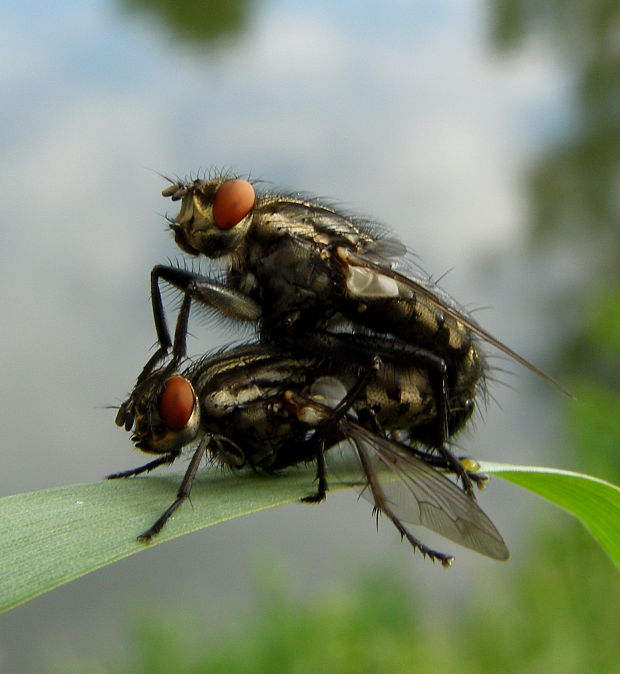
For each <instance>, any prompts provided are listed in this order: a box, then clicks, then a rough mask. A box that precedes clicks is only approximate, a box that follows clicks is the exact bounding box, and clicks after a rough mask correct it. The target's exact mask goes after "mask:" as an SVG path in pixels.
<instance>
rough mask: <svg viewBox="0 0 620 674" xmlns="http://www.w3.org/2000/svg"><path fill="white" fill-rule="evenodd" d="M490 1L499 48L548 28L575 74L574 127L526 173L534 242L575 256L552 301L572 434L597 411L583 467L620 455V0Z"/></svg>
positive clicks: (550, 41)
mask: <svg viewBox="0 0 620 674" xmlns="http://www.w3.org/2000/svg"><path fill="white" fill-rule="evenodd" d="M488 6H489V11H490V23H491V34H492V40H493V43H494V45H495V46H496V47H497V49H498V50H500V51H501V52H509V51H511V50H514V49H517V48H519V47H520V46H522V45H525V44H526V43H527V42H528V41H530V40H531V39H532V38H540V37H542V38H544V39H545V44H547V45H551V46H552V47H553V48H554V49H555V50H556V52H557V54H558V56H559V57H560V59H561V62H562V63H564V64H565V65H566V68H567V70H568V72H569V74H570V75H571V81H572V82H573V87H574V89H573V95H572V97H571V99H570V100H571V102H572V110H570V111H569V112H570V114H569V115H568V119H569V120H570V124H569V127H568V128H567V129H566V132H565V133H564V134H563V136H562V140H561V141H559V142H558V143H556V144H555V145H553V146H552V147H551V148H549V149H547V150H546V151H545V154H544V155H543V156H542V157H541V158H540V160H539V161H538V162H537V164H536V165H535V166H534V167H533V168H532V170H531V172H530V175H529V178H528V182H529V198H530V205H531V215H532V217H531V225H532V233H533V238H532V244H533V245H534V246H535V247H536V248H540V247H542V246H544V245H545V244H548V245H550V246H551V247H554V248H562V249H563V250H564V251H569V252H570V255H571V259H572V260H573V262H572V263H571V264H574V265H575V266H576V268H575V272H576V273H575V274H574V279H573V284H572V286H571V288H569V289H567V290H566V291H564V293H563V294H562V293H561V291H560V292H559V293H558V294H557V295H556V297H555V298H554V301H553V305H552V306H550V307H549V309H550V311H554V312H555V314H554V315H555V318H556V321H557V325H558V326H559V327H560V328H561V330H560V331H561V332H563V333H564V334H561V335H558V342H559V343H558V355H560V357H561V359H562V361H563V363H564V365H565V366H566V370H567V371H568V372H569V373H570V375H571V376H572V377H573V380H574V382H575V384H574V385H575V386H576V387H577V388H578V389H580V390H576V391H575V392H576V393H577V394H578V398H579V402H580V405H579V410H577V411H575V410H574V409H573V412H569V413H568V415H567V416H568V425H569V432H570V433H571V434H572V435H571V437H573V435H574V434H577V435H579V434H580V427H581V425H582V420H580V416H582V415H583V414H585V415H586V416H589V417H592V415H594V416H597V417H598V423H597V424H593V423H587V424H586V426H585V427H586V428H587V429H588V437H583V436H582V437H581V443H576V444H581V445H582V447H583V448H586V446H587V449H586V451H584V452H583V453H582V454H581V456H582V459H583V460H584V461H585V465H584V468H586V469H587V468H591V469H594V465H590V464H591V462H593V464H595V465H598V464H599V462H600V461H601V460H602V459H603V457H604V456H607V457H611V456H612V455H613V456H614V457H617V456H620V454H619V451H618V446H617V445H616V446H614V447H610V443H609V442H606V441H605V439H606V438H613V439H616V440H618V439H619V438H620V431H619V430H618V412H619V411H620V42H619V41H618V36H619V35H620V33H619V31H620V3H619V2H617V0H588V2H582V1H581V0H510V1H509V2H505V1H504V0H495V1H493V2H490V3H489V5H488ZM563 117H566V116H564V115H563ZM567 316H570V317H571V318H570V319H568V320H567ZM562 328H564V329H563V330H562ZM562 340H563V343H562ZM590 421H592V418H590ZM594 429H598V432H597V433H596V435H595V436H593V435H592V433H593V432H594ZM614 429H615V430H614ZM612 444H613V443H612ZM601 448H604V449H601ZM598 450H600V451H598ZM613 463H615V470H614V471H612V474H611V475H610V474H609V473H608V474H607V475H608V476H609V477H610V478H611V479H613V474H615V475H616V476H618V475H620V458H616V459H615V460H614V461H613ZM599 467H600V466H599ZM609 467H610V466H608V468H609Z"/></svg>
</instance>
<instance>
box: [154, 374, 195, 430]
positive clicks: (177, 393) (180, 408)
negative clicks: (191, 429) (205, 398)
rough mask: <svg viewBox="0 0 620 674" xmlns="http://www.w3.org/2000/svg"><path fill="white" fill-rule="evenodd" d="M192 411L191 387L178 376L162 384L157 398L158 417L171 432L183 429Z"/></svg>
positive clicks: (192, 394) (192, 395) (192, 392)
mask: <svg viewBox="0 0 620 674" xmlns="http://www.w3.org/2000/svg"><path fill="white" fill-rule="evenodd" d="M193 410H194V391H193V390H192V386H191V384H190V383H189V381H187V379H185V377H181V376H179V375H177V376H175V377H170V379H168V381H167V382H166V383H165V384H164V386H163V388H162V390H161V395H160V396H159V416H160V417H161V418H162V421H163V422H164V423H165V424H166V426H167V427H168V428H169V429H170V430H173V431H180V430H181V429H182V428H184V427H185V425H186V424H187V422H188V421H189V418H190V417H191V416H192V412H193Z"/></svg>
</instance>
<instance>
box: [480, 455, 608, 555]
mask: <svg viewBox="0 0 620 674" xmlns="http://www.w3.org/2000/svg"><path fill="white" fill-rule="evenodd" d="M480 470H481V471H482V472H484V473H489V474H491V473H493V474H495V475H498V476H499V477H501V478H504V479H505V480H508V481H510V482H513V483H514V484H517V485H519V486H520V487H525V488H526V489H529V490H530V491H533V492H534V493H536V494H538V495H539V496H542V497H543V498H546V499H547V500H548V501H551V502H552V503H555V504H556V505H558V506H560V507H561V508H564V510H567V511H568V512H569V513H571V514H572V515H574V516H575V517H577V518H578V519H579V520H581V522H582V524H583V525H584V526H585V527H586V529H588V531H589V532H590V533H591V534H592V536H594V538H595V539H596V540H597V541H598V542H599V543H600V545H601V547H602V548H603V549H604V550H605V552H606V553H607V554H608V555H609V556H610V557H611V559H612V561H613V562H614V563H615V564H616V566H618V567H619V568H620V488H619V487H617V486H616V485H613V484H611V483H609V482H605V481H604V480H599V479H598V478H595V477H592V476H590V475H583V474H581V473H573V472H571V471H568V470H561V469H559V468H541V467H538V466H515V465H511V464H502V463H483V462H480Z"/></svg>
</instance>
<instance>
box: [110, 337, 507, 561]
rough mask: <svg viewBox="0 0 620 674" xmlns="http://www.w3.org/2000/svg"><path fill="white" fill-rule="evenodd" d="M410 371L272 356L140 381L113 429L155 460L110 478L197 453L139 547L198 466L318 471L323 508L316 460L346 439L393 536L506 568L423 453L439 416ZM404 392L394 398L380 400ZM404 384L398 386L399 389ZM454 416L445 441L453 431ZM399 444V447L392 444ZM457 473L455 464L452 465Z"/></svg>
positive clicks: (237, 354) (498, 547)
mask: <svg viewBox="0 0 620 674" xmlns="http://www.w3.org/2000/svg"><path fill="white" fill-rule="evenodd" d="M430 379H431V378H430V377H429V375H428V373H427V372H426V371H425V370H424V369H422V368H417V367H410V366H406V365H405V366H402V365H400V366H397V365H394V364H393V363H386V362H383V361H381V360H376V362H375V364H374V367H373V368H370V369H369V368H360V369H357V368H355V367H354V366H351V365H350V364H346V363H345V364H342V363H341V364H336V363H335V362H334V361H326V360H324V359H318V358H311V357H300V356H299V354H296V353H291V352H288V351H286V350H283V349H278V348H275V347H273V346H271V345H260V344H259V345H252V346H245V347H239V348H236V349H231V350H229V351H227V352H224V353H222V354H219V355H215V356H207V357H204V358H202V359H200V360H198V361H196V362H195V363H192V364H190V365H189V367H187V368H186V369H185V370H184V371H183V372H182V373H180V372H178V371H171V369H170V368H167V369H166V370H165V371H164V372H163V373H162V372H160V371H157V372H155V373H153V374H150V375H146V376H144V377H143V378H142V380H141V381H140V382H139V383H138V385H137V386H136V388H135V389H134V392H133V394H132V401H133V402H132V405H131V408H128V407H125V408H122V407H121V409H120V410H119V415H118V416H117V423H119V425H123V426H125V427H126V428H127V429H128V430H132V431H133V436H132V440H133V442H134V443H135V445H136V447H137V448H139V449H141V450H142V451H145V452H148V453H152V454H156V455H158V458H156V459H154V460H153V461H151V462H149V463H147V464H145V465H144V466H140V467H138V468H135V469H132V470H127V471H123V472H120V473H115V474H113V475H110V476H109V477H110V478H112V479H115V478H124V477H131V476H135V475H140V474H142V473H145V472H149V471H151V470H153V469H155V468H157V467H159V466H162V465H165V464H170V463H172V462H174V461H175V460H176V459H177V458H178V457H179V456H180V455H181V452H182V450H183V448H184V447H185V446H187V445H191V444H194V445H196V448H195V450H194V453H193V455H192V459H191V461H190V464H189V467H188V469H187V471H186V473H185V475H184V477H183V480H182V482H181V485H180V488H179V490H178V493H177V497H176V499H175V500H174V502H173V503H172V504H171V505H170V506H169V507H168V508H167V509H166V510H165V511H164V512H163V513H162V515H161V516H160V517H159V518H158V519H157V521H156V522H155V523H154V524H153V525H152V526H151V527H149V528H148V529H147V530H146V531H145V532H144V533H143V534H142V535H141V536H140V537H139V538H140V540H142V541H149V540H151V539H152V538H153V537H154V536H156V535H157V534H158V533H159V532H160V531H161V530H162V528H163V527H164V525H165V524H166V522H167V521H168V520H169V519H170V517H171V516H172V514H173V513H174V512H175V511H176V510H177V509H178V508H179V507H180V506H181V504H182V503H183V502H184V500H185V499H186V498H187V497H188V496H189V493H190V491H191V487H192V483H193V480H194V478H195V475H196V472H197V470H198V467H199V465H200V463H201V461H202V459H203V457H205V455H206V456H208V457H210V458H211V459H212V460H213V461H215V462H217V463H220V464H224V465H227V466H230V467H232V468H243V467H244V466H252V467H253V468H255V469H259V470H262V471H265V472H269V473H273V472H277V471H280V470H281V469H284V468H287V467H289V466H294V465H297V464H300V463H304V462H310V461H314V462H315V463H316V477H317V488H316V491H315V492H314V493H312V494H310V495H309V496H307V497H305V498H304V499H302V500H303V501H305V502H317V501H320V500H322V499H323V498H325V494H326V491H327V470H326V466H325V452H326V451H327V450H330V449H331V448H332V447H334V446H336V445H337V444H338V443H340V442H341V441H343V440H346V441H348V442H349V443H350V444H351V445H352V446H353V450H354V451H353V455H354V456H355V457H356V460H357V464H358V467H359V471H360V475H361V476H362V484H363V491H364V493H365V495H367V496H368V498H370V500H371V501H372V502H373V503H374V505H375V508H376V509H377V511H378V512H381V513H383V514H384V515H385V516H386V517H387V518H388V519H389V520H390V521H391V522H392V523H393V524H394V526H395V527H396V528H397V530H398V531H399V533H400V534H401V536H403V537H404V538H407V540H408V541H409V543H410V544H411V545H412V546H413V547H414V548H415V549H418V550H420V551H421V552H422V553H423V554H424V555H427V556H429V557H430V558H431V559H433V560H435V559H436V560H439V561H440V562H441V563H442V564H443V565H446V566H448V565H449V564H450V562H451V561H452V557H451V556H450V555H447V554H445V553H442V552H438V551H436V550H433V549H431V548H429V547H428V546H426V545H425V544H424V543H422V542H421V541H420V540H418V538H417V537H415V536H414V535H413V534H412V533H411V532H410V531H409V530H408V529H407V528H406V527H405V525H404V524H403V522H408V523H412V524H419V525H422V526H425V527H427V528H429V529H432V530H433V531H436V532H438V533H440V534H441V535H443V536H445V537H446V538H448V539H450V540H452V541H454V542H456V543H459V544H461V545H464V546H466V547H469V548H471V549H473V550H475V551H477V552H480V553H481V554H484V555H487V556H489V557H492V558H494V559H499V560H503V559H507V557H508V550H507V548H506V545H505V543H504V541H503V539H502V537H501V535H500V534H499V532H498V531H497V529H496V528H495V526H494V525H493V523H492V522H491V521H490V519H489V518H488V517H487V515H486V514H485V513H484V512H483V511H482V510H481V509H480V507H479V506H478V505H477V504H476V502H475V500H474V498H473V497H472V496H471V495H468V494H466V493H465V492H464V491H462V490H461V489H460V488H459V487H458V486H457V485H456V484H455V483H454V482H452V481H451V480H450V479H449V478H448V477H447V476H446V475H445V473H446V472H450V471H452V472H453V467H452V465H451V463H450V461H448V460H447V459H446V458H445V457H444V456H442V455H441V454H436V453H432V452H431V451H428V448H427V447H425V445H424V443H425V440H424V436H425V434H426V432H427V429H428V428H431V427H432V425H433V420H434V417H436V416H437V408H436V404H435V398H434V395H433V392H432V382H431V381H430ZM395 382H401V393H402V392H403V391H405V390H406V392H407V393H406V398H407V403H406V405H404V406H403V397H402V395H399V396H396V397H397V398H399V402H397V401H396V398H395V392H394V391H393V390H392V391H390V390H388V389H389V388H390V387H393V385H394V383H395ZM402 382H406V384H403V383H402ZM460 417H461V414H459V413H458V412H457V411H455V412H454V414H453V419H454V421H453V427H452V430H453V431H454V432H456V430H458V428H460V425H461V423H460ZM401 433H404V434H405V435H406V436H407V437H408V438H409V441H408V443H407V444H404V443H402V442H399V441H397V438H398V437H400V434H401ZM459 465H460V464H459Z"/></svg>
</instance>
